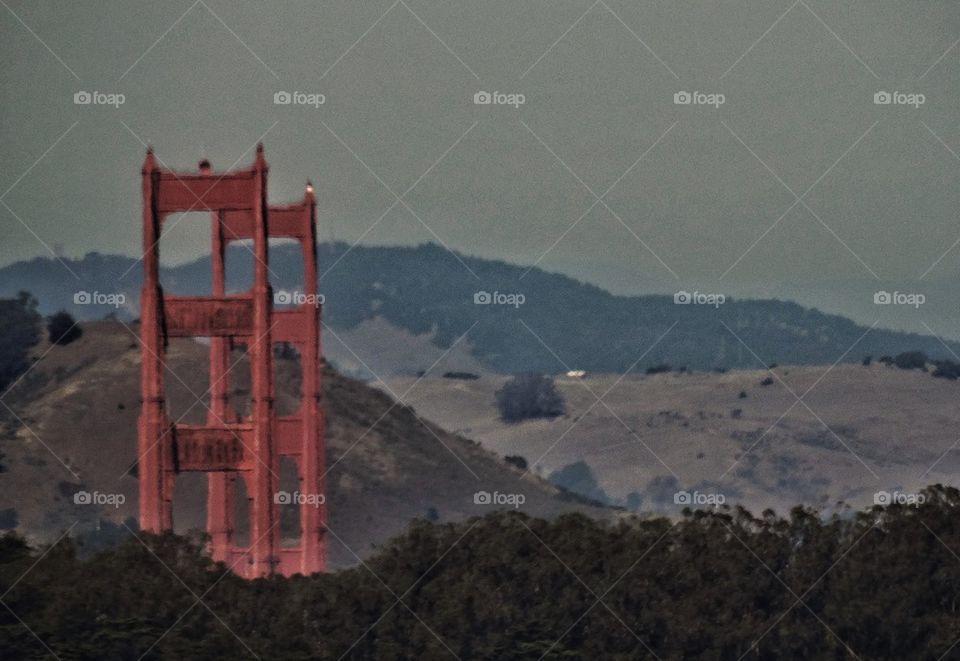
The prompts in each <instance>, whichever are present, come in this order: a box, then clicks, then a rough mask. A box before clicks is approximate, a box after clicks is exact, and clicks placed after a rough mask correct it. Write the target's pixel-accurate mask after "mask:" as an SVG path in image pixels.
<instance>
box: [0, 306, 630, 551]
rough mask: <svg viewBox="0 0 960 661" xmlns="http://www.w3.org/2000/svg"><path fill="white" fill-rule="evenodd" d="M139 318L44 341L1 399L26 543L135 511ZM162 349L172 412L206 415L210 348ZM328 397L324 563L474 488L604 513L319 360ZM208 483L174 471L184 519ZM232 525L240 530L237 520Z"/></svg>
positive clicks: (542, 507) (470, 497)
mask: <svg viewBox="0 0 960 661" xmlns="http://www.w3.org/2000/svg"><path fill="white" fill-rule="evenodd" d="M137 330H138V329H137V328H136V326H135V325H126V324H124V323H122V322H117V321H99V322H89V323H85V324H84V325H83V331H84V333H83V336H82V337H81V338H80V339H79V340H76V341H74V342H72V343H71V344H69V345H66V346H50V345H47V344H46V343H42V344H40V345H38V346H37V347H35V348H34V351H33V355H34V358H35V360H37V361H38V362H36V363H35V364H34V366H33V367H32V368H31V369H30V370H29V371H28V372H27V373H26V374H25V375H24V376H23V377H22V379H21V380H20V381H19V382H18V383H16V384H15V385H14V387H13V388H12V389H11V391H10V392H9V393H8V394H7V395H6V396H5V397H4V400H3V402H4V404H5V405H6V406H5V407H2V408H0V422H2V430H0V452H2V453H3V457H2V460H0V464H2V466H3V469H4V470H3V472H0V510H6V511H7V519H10V518H11V510H12V511H15V515H16V516H15V518H16V519H17V529H18V530H19V531H21V532H22V533H24V534H26V535H27V536H28V537H29V538H30V539H31V540H33V541H36V542H43V541H50V540H52V539H56V538H57V537H58V536H59V535H60V533H61V532H62V531H63V530H66V529H71V532H74V533H76V532H79V531H83V530H89V529H90V528H93V527H96V526H97V525H98V521H99V520H100V519H101V518H103V519H106V520H110V521H113V522H120V521H123V520H124V519H125V518H126V517H130V516H136V511H137V509H136V508H137V481H136V468H135V461H136V420H137V415H138V409H139V404H138V400H139V365H140V359H139V342H138V339H137V337H136V333H137ZM168 356H169V367H170V373H169V374H168V375H167V386H168V391H167V394H168V402H169V407H170V412H171V417H173V418H174V419H176V418H178V417H180V416H181V415H183V416H184V417H183V421H184V422H201V421H202V420H203V419H204V417H205V415H206V411H205V409H204V405H202V404H200V403H197V395H201V394H202V393H205V391H206V389H207V369H206V362H205V361H206V358H205V356H206V352H205V348H204V347H203V346H202V345H201V344H200V343H199V342H196V341H193V340H178V341H175V342H173V343H172V344H171V346H170V350H169V354H168ZM235 356H236V361H237V365H236V367H235V368H234V369H233V370H232V372H231V388H232V390H231V396H232V399H233V403H234V405H235V407H237V410H240V411H242V410H243V399H244V396H245V395H247V392H248V391H247V384H248V378H249V375H248V370H247V369H246V368H247V365H246V361H245V359H244V358H243V355H242V352H239V351H238V352H236V353H235ZM275 370H276V374H277V383H278V388H277V390H278V392H277V393H276V399H277V407H278V409H279V410H280V411H281V412H282V411H284V410H288V411H289V410H291V409H292V408H293V407H294V406H295V395H294V393H295V392H296V385H297V381H298V364H297V362H296V361H295V360H291V359H289V357H288V358H279V359H277V360H275ZM415 390H416V388H414V389H413V390H412V391H411V393H412V392H415ZM399 392H402V391H399ZM194 393H195V394H194ZM324 397H325V400H324V406H325V410H326V416H327V437H326V438H327V448H326V451H327V466H328V468H329V473H328V475H327V499H328V500H327V502H328V506H329V510H330V521H329V524H330V531H331V535H330V537H329V539H330V546H329V549H330V563H331V566H334V567H335V566H345V565H349V564H352V563H355V562H356V561H357V556H359V557H361V558H362V557H364V556H365V555H366V554H367V553H369V552H370V550H371V549H372V548H373V547H375V546H376V545H378V544H380V543H382V542H384V541H385V540H387V539H389V538H390V537H392V536H394V535H396V534H397V533H399V532H400V531H401V530H403V529H404V527H405V526H406V525H407V524H408V523H409V521H410V520H411V519H412V518H414V517H430V518H435V519H438V520H440V521H444V520H459V519H463V518H466V517H469V516H472V515H476V514H483V513H485V512H486V511H488V510H489V508H490V506H485V505H477V504H475V503H474V494H475V493H476V492H477V491H481V490H482V491H487V492H491V493H492V492H495V491H497V492H500V493H510V494H523V495H524V497H525V503H524V504H523V505H522V508H523V510H524V511H526V512H528V513H529V514H531V515H535V516H547V517H549V516H554V515H557V514H559V513H562V512H567V511H573V510H577V511H585V512H591V513H594V514H599V515H604V516H608V515H610V512H611V510H609V509H604V508H600V507H597V506H594V505H591V504H589V503H587V502H585V501H584V500H582V499H578V498H575V497H571V496H570V495H568V494H565V493H563V492H562V491H559V490H558V489H556V488H554V487H553V486H551V485H550V484H548V483H547V482H546V481H544V480H542V479H541V478H539V477H537V476H534V475H532V474H526V475H524V474H523V471H520V470H518V469H516V468H514V467H512V466H510V465H508V464H506V463H505V462H504V461H503V460H502V459H501V458H500V457H499V456H498V455H496V454H494V453H493V452H491V451H489V450H486V449H484V448H482V447H481V446H479V445H478V444H476V443H474V442H472V441H470V440H467V439H465V438H463V437H460V436H457V435H455V434H451V433H448V432H446V431H444V430H443V429H441V428H440V427H438V426H437V425H435V424H433V423H431V422H429V421H426V420H421V419H419V418H418V414H417V413H416V412H415V411H414V410H413V409H411V408H408V407H407V406H404V405H403V404H396V403H395V399H394V398H393V397H392V396H390V395H389V394H385V393H384V392H381V391H380V390H376V389H374V388H371V387H369V386H367V385H364V384H363V383H361V382H359V381H355V380H352V379H349V378H346V377H343V376H341V375H339V374H337V373H336V372H334V371H333V370H332V369H329V368H326V367H325V368H324ZM201 399H203V398H202V397H201ZM204 403H205V402H204ZM286 468H287V467H286V466H281V473H280V478H281V488H288V489H289V490H291V491H292V490H293V489H295V488H296V485H295V483H291V482H290V473H289V472H288V471H287V470H286ZM204 486H205V485H204V476H203V475H202V474H184V475H181V476H179V477H178V478H177V484H176V493H177V495H176V497H175V500H174V526H175V529H177V530H178V531H180V532H185V531H187V530H190V529H193V528H196V527H198V526H201V525H202V523H203V521H204V511H205V504H204V502H203V501H204V499H203V493H204ZM79 490H86V491H89V492H93V491H98V492H100V493H102V494H123V496H124V498H125V502H124V503H123V504H122V505H120V506H119V507H114V506H109V505H107V506H103V507H98V506H91V505H77V504H75V503H74V498H73V496H74V494H75V493H76V492H77V491H79ZM283 524H284V527H286V526H287V524H288V521H287V520H286V519H284V522H283ZM238 528H240V529H241V530H240V534H241V536H242V535H243V534H244V531H243V530H242V528H243V526H242V524H239V523H238ZM288 534H289V531H286V532H285V535H287V536H288Z"/></svg>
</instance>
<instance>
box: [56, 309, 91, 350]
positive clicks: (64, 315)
mask: <svg viewBox="0 0 960 661" xmlns="http://www.w3.org/2000/svg"><path fill="white" fill-rule="evenodd" d="M81 335H83V331H82V330H81V329H80V326H79V325H78V324H77V322H76V321H74V319H73V317H72V316H71V315H70V313H69V312H64V311H63V310H61V311H60V312H57V313H56V314H54V315H53V316H51V317H50V319H48V320H47V336H48V338H49V340H50V343H51V344H70V343H71V342H73V341H74V340H76V339H79V338H80V336H81Z"/></svg>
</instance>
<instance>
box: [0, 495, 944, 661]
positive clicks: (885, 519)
mask: <svg viewBox="0 0 960 661" xmlns="http://www.w3.org/2000/svg"><path fill="white" fill-rule="evenodd" d="M925 496H926V502H925V503H923V504H921V505H915V506H905V505H892V506H889V507H886V508H881V507H875V508H873V509H872V510H870V511H866V512H860V513H855V514H851V515H849V516H837V517H833V518H829V519H823V518H821V517H820V516H819V515H818V514H817V513H816V512H814V511H812V510H808V509H803V508H799V507H798V508H795V509H794V510H792V511H791V512H790V514H789V516H787V517H778V516H775V515H774V514H773V513H772V512H769V511H768V512H765V513H763V515H761V516H760V517H759V518H758V517H755V516H753V515H751V514H750V513H749V512H747V511H745V510H742V509H720V510H715V511H710V512H702V511H697V512H689V511H688V512H687V513H685V515H684V516H683V517H682V518H681V519H680V520H679V521H671V520H668V519H663V518H657V519H643V518H636V517H630V518H625V519H619V520H618V521H616V522H610V523H604V522H601V521H597V520H595V519H591V518H588V517H586V516H583V515H579V514H569V515H565V516H561V517H559V518H557V519H554V520H553V521H543V520H539V519H532V518H530V517H527V516H526V515H524V514H523V513H518V512H496V513H491V514H489V515H488V516H485V517H483V518H474V519H471V520H469V521H464V522H459V523H430V522H429V521H425V520H422V519H421V520H418V521H415V522H414V523H413V524H411V526H410V528H408V530H407V532H405V533H404V534H403V535H401V536H400V537H397V538H395V539H394V540H392V541H391V542H389V543H388V544H386V545H385V546H384V547H383V548H381V549H380V550H379V551H378V552H377V553H375V554H374V555H373V556H372V557H369V558H367V559H365V564H364V565H360V566H357V567H354V568H351V569H346V570H341V571H338V572H335V573H331V574H325V575H315V576H312V577H308V578H304V577H294V578H291V579H284V578H271V579H267V580H263V579H261V580H256V581H245V580H243V579H240V578H238V577H236V576H235V575H232V574H229V573H225V572H226V568H225V567H224V566H223V565H216V564H214V563H212V562H211V561H210V560H209V559H208V558H207V557H206V556H205V555H204V553H203V550H202V544H201V543H200V542H199V541H196V540H191V539H187V538H183V537H177V536H174V535H172V534H166V535H162V536H151V535H147V534H144V533H137V535H138V538H134V537H132V536H128V537H127V538H126V540H125V541H122V542H120V543H119V544H117V545H116V546H114V547H112V548H109V549H107V550H103V551H100V552H98V553H94V554H92V555H90V556H89V557H86V554H85V553H83V552H82V551H83V549H82V547H81V544H82V542H77V541H74V540H72V539H70V538H67V539H64V540H63V541H61V542H60V543H59V544H57V545H55V546H54V547H53V548H52V549H51V550H49V552H47V553H46V555H43V557H42V559H41V554H42V553H44V549H31V548H30V547H29V546H28V545H27V544H26V543H25V542H24V540H23V539H21V538H19V537H16V536H14V535H12V534H8V535H6V536H4V537H0V593H4V604H5V605H7V606H8V607H9V609H10V610H7V609H6V608H0V649H2V650H3V651H2V653H0V654H2V656H3V658H4V659H33V658H43V657H45V656H49V653H48V652H47V650H46V649H44V645H46V646H48V647H49V649H50V650H52V651H53V652H54V653H55V654H56V655H57V656H58V657H60V658H64V659H91V660H92V659H138V658H141V657H142V658H144V659H241V658H250V657H251V656H253V655H254V654H255V655H256V656H258V657H260V658H263V659H293V660H297V659H303V660H306V659H340V658H346V659H446V658H454V655H455V656H456V657H459V658H461V659H508V660H510V659H539V658H547V659H567V658H569V659H636V658H660V659H664V660H665V661H666V660H668V659H669V660H674V659H694V660H698V661H700V660H702V661H707V660H710V661H714V660H716V659H731V660H733V659H741V658H742V659H745V660H749V661H753V660H757V659H763V660H767V659H769V660H774V659H817V660H820V659H830V660H837V661H839V660H840V659H849V658H860V659H865V660H866V659H880V660H888V659H889V660H894V659H896V660H897V661H900V660H902V659H938V658H945V659H946V658H951V659H952V658H956V657H957V655H956V652H955V650H956V648H955V647H954V648H951V645H953V644H954V643H955V642H956V641H957V640H958V639H960V616H958V606H957V604H958V603H960V561H958V560H957V557H956V556H955V555H954V553H955V552H956V550H957V549H960V492H958V491H957V490H956V489H954V488H944V487H940V486H935V487H930V488H928V489H927V490H926V491H925ZM144 544H146V545H147V546H149V547H150V549H149V550H148V549H147V548H146V547H145V546H144ZM154 554H156V555H154ZM181 581H182V582H181ZM11 586H13V587H12V589H11ZM388 586H389V587H388ZM400 595H402V599H403V605H402V606H401V605H400V604H398V603H397V597H398V596H400ZM197 596H202V599H203V605H200V604H197V602H196V597H197ZM598 597H602V601H603V603H602V605H601V604H598V603H597V598H598ZM798 597H799V598H800V599H801V600H802V603H798V601H797V599H798ZM13 613H16V617H14V615H13ZM17 618H19V620H18V619H17ZM21 620H22V622H25V623H27V624H28V625H29V627H30V630H28V629H27V628H26V627H25V626H24V625H23V624H22V623H21ZM428 627H429V628H428ZM31 630H32V633H31ZM34 634H36V637H34ZM38 638H39V639H40V640H42V641H43V643H41V642H39V641H38ZM647 649H649V650H650V651H651V652H652V654H650V653H648V652H647ZM251 651H252V652H253V654H251ZM451 652H452V653H453V655H451ZM143 655H145V656H143ZM654 655H655V656H654Z"/></svg>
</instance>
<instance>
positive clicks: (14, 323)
mask: <svg viewBox="0 0 960 661" xmlns="http://www.w3.org/2000/svg"><path fill="white" fill-rule="evenodd" d="M39 340H40V315H39V313H38V312H37V300H36V299H35V298H33V297H32V296H31V295H30V294H28V293H27V292H20V294H19V295H18V296H17V297H16V298H0V393H2V392H3V390H5V389H6V388H7V386H9V385H10V384H11V383H13V381H14V380H15V379H16V378H17V377H18V376H20V375H21V374H22V373H23V372H24V371H26V369H27V367H28V366H29V365H30V361H29V358H28V356H29V352H30V347H32V346H33V345H35V344H36V343H37V342H38V341H39Z"/></svg>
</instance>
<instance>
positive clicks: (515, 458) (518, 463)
mask: <svg viewBox="0 0 960 661" xmlns="http://www.w3.org/2000/svg"><path fill="white" fill-rule="evenodd" d="M503 460H504V462H506V463H507V464H508V465H510V466H515V467H517V468H519V469H520V470H522V471H525V470H527V460H526V459H524V458H523V457H521V456H520V455H518V454H508V455H507V456H506V457H504V458H503Z"/></svg>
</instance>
